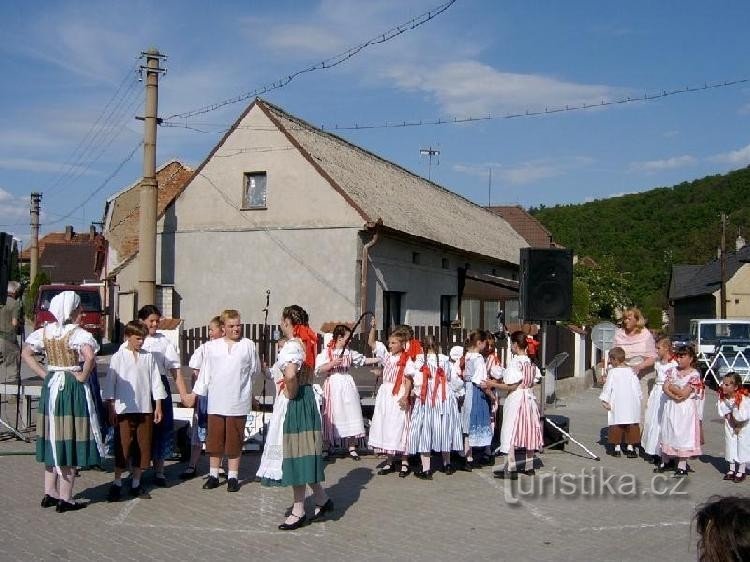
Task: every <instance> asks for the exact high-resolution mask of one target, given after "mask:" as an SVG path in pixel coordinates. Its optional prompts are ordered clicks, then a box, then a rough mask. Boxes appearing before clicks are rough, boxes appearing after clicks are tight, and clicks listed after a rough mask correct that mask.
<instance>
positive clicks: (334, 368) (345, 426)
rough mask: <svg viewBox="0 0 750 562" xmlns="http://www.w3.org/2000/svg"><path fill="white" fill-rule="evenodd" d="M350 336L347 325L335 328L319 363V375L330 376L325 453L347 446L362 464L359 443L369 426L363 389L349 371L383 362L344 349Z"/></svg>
mask: <svg viewBox="0 0 750 562" xmlns="http://www.w3.org/2000/svg"><path fill="white" fill-rule="evenodd" d="M350 333H351V330H350V329H349V328H348V327H347V326H345V325H344V324H339V325H337V326H336V327H335V328H334V329H333V338H332V339H331V341H330V343H329V344H328V346H327V347H326V348H325V349H324V350H323V351H322V352H321V353H320V354H318V357H317V359H316V360H315V374H316V375H321V374H324V375H326V380H325V382H324V383H323V396H324V398H323V447H324V450H325V449H329V448H331V447H334V446H338V445H340V444H342V443H345V444H346V445H347V446H348V448H349V456H350V457H351V458H352V459H354V460H355V461H358V460H359V458H360V457H359V454H358V453H357V441H358V440H359V439H361V438H363V437H364V436H365V424H364V421H363V419H362V404H361V401H360V398H359V390H358V389H357V385H356V384H355V383H354V379H353V378H352V375H351V374H350V373H349V370H350V369H351V368H352V366H354V367H362V366H364V365H376V364H378V363H380V360H379V359H377V358H374V357H373V358H367V357H365V356H364V355H362V354H361V353H358V352H356V351H353V350H351V349H346V350H344V343H346V340H347V339H348V338H349V334H350Z"/></svg>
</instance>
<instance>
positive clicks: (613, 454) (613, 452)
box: [612, 451, 622, 457]
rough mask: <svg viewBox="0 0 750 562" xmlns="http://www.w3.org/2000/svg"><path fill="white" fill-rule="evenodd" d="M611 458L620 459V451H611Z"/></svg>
mask: <svg viewBox="0 0 750 562" xmlns="http://www.w3.org/2000/svg"><path fill="white" fill-rule="evenodd" d="M612 456H613V457H621V456H622V451H612Z"/></svg>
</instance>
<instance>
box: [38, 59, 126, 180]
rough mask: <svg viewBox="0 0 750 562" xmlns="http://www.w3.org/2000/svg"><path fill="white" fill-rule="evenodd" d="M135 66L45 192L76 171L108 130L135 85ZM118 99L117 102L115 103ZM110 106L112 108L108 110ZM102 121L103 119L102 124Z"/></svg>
mask: <svg viewBox="0 0 750 562" xmlns="http://www.w3.org/2000/svg"><path fill="white" fill-rule="evenodd" d="M137 64H138V63H137V62H136V63H135V64H134V65H133V66H132V67H131V68H129V69H128V71H127V72H126V73H125V76H124V77H123V79H122V80H121V81H120V84H119V85H118V87H117V90H116V91H115V93H114V94H112V97H111V98H110V99H109V100H108V101H107V103H106V104H105V105H104V108H103V109H102V111H101V112H100V113H99V115H98V116H97V118H96V120H95V121H94V122H93V123H92V125H91V126H90V127H89V129H88V131H87V132H86V134H85V135H84V136H83V137H82V138H81V140H80V141H79V142H78V144H77V145H76V147H75V148H74V149H73V151H72V152H71V153H70V156H68V158H67V160H66V161H65V163H64V164H63V169H64V171H62V172H61V174H60V175H59V176H57V177H56V178H54V179H53V181H52V183H51V184H50V185H49V186H48V187H47V188H46V189H45V192H49V191H50V190H52V189H54V188H55V187H57V186H58V185H59V184H60V183H61V182H62V181H63V180H64V179H66V176H69V175H70V174H71V173H73V172H75V171H77V170H78V169H79V165H80V164H82V163H83V162H84V161H85V156H86V155H87V154H86V153H87V151H88V150H89V149H90V148H91V147H92V146H95V142H96V140H97V138H98V137H99V136H100V134H101V133H102V131H104V130H106V129H107V128H108V126H109V123H110V121H111V118H112V116H113V115H114V114H115V113H116V112H117V111H118V110H119V109H120V107H122V105H123V104H124V103H125V100H126V99H127V98H128V97H129V96H130V94H131V92H132V91H133V89H134V87H135V85H136V84H137V82H136V80H135V79H134V78H135V69H136V68H137ZM129 79H130V80H132V82H131V84H130V86H129V87H128V89H127V90H123V88H124V87H125V86H126V84H127V83H128V81H129ZM123 92H124V93H123ZM118 98H119V101H117V100H118ZM113 104H114V105H113ZM110 106H112V107H111V108H110ZM105 115H106V116H107V117H106V118H105ZM102 119H104V121H103V122H102Z"/></svg>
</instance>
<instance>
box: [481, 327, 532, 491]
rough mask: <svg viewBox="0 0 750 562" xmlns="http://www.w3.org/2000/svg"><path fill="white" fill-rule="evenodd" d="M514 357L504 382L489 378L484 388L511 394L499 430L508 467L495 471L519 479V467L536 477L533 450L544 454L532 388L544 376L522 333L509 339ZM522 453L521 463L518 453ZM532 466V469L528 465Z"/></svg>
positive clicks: (515, 334) (525, 472) (500, 475)
mask: <svg viewBox="0 0 750 562" xmlns="http://www.w3.org/2000/svg"><path fill="white" fill-rule="evenodd" d="M509 341H510V350H511V353H512V357H511V360H510V362H509V363H508V367H507V368H506V369H505V370H504V371H503V378H502V382H497V381H494V380H492V379H489V380H487V381H486V382H485V384H484V386H485V387H487V388H496V389H499V390H505V391H507V392H508V397H507V398H506V399H505V403H504V404H503V426H502V428H501V430H500V452H502V453H505V454H506V455H507V458H506V463H505V466H504V467H503V469H502V470H500V471H497V472H495V473H494V474H495V477H496V478H512V479H515V478H516V477H517V471H518V466H523V472H524V474H527V475H533V474H534V456H533V455H534V451H541V450H542V445H543V440H542V425H541V421H540V419H539V408H538V407H537V404H536V398H535V397H534V392H533V390H532V389H533V387H534V385H535V384H536V383H538V382H539V381H540V380H541V378H542V376H541V373H540V372H539V369H538V367H537V366H536V365H534V363H532V362H531V359H530V358H529V356H528V355H527V348H528V341H527V339H526V334H524V332H522V331H521V330H518V331H515V332H513V333H512V334H511V336H510V340H509ZM517 449H522V450H523V457H522V459H521V460H520V461H518V460H517V459H516V450H517ZM529 464H530V466H529Z"/></svg>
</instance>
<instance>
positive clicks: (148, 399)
mask: <svg viewBox="0 0 750 562" xmlns="http://www.w3.org/2000/svg"><path fill="white" fill-rule="evenodd" d="M147 335H148V330H147V329H146V328H145V327H144V326H143V324H142V323H140V322H129V323H128V325H127V326H125V345H124V347H121V348H120V349H119V350H118V351H117V352H116V353H115V354H114V355H113V356H112V359H111V360H110V362H109V369H108V370H107V378H106V379H105V381H104V388H103V392H102V395H103V397H104V399H105V400H108V401H109V404H110V422H111V423H112V426H113V427H114V428H115V478H114V482H113V483H112V485H111V486H110V488H109V493H108V495H107V501H110V502H116V501H119V500H120V496H121V493H122V473H123V472H124V471H125V470H127V468H128V463H130V465H131V467H132V469H131V470H132V472H131V488H130V495H132V496H135V497H138V498H143V499H149V498H151V495H150V494H149V493H148V492H147V491H146V490H145V489H144V487H143V484H142V483H141V475H142V474H143V471H144V470H145V469H147V468H148V467H149V465H150V464H151V451H152V447H151V441H152V436H153V425H154V424H156V425H159V424H160V423H164V420H163V416H162V402H163V400H164V398H165V397H166V396H167V391H166V389H165V388H164V384H163V383H162V379H161V374H160V373H159V367H157V365H156V358H155V357H154V356H153V355H152V354H151V353H148V352H147V351H145V350H144V349H143V341H144V340H145V338H146V336H147ZM152 401H153V406H152Z"/></svg>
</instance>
